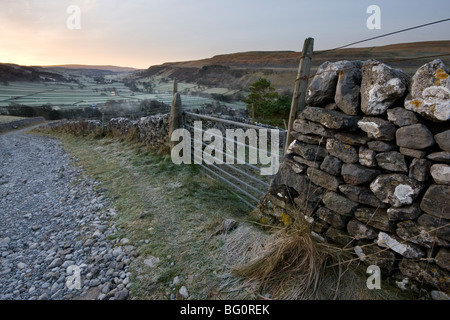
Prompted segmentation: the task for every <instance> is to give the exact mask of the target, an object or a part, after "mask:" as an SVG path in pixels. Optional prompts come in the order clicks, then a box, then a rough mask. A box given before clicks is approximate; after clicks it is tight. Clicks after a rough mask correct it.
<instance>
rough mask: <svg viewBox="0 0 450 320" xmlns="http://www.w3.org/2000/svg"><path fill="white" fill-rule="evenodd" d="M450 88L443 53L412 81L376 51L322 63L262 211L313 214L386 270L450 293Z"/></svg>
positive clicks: (317, 226)
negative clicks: (376, 57)
mask: <svg viewBox="0 0 450 320" xmlns="http://www.w3.org/2000/svg"><path fill="white" fill-rule="evenodd" d="M449 89H450V80H448V70H447V68H446V67H445V65H444V64H443V62H442V61H440V60H435V61H432V62H430V63H428V64H426V65H424V66H422V67H421V68H420V69H419V70H418V71H417V73H416V74H415V75H414V76H413V77H412V79H411V80H410V79H409V77H408V76H407V75H406V74H405V73H404V72H402V71H401V70H398V69H393V68H391V67H389V66H387V65H385V64H382V63H379V62H378V61H375V60H370V61H365V62H362V61H339V62H334V63H330V62H326V63H324V64H323V65H321V66H320V67H319V69H318V71H317V74H316V75H315V77H314V78H313V79H312V81H311V83H310V86H309V88H308V91H307V105H308V106H307V107H306V108H305V109H304V111H303V112H301V114H300V115H299V117H298V119H296V120H295V122H294V127H293V132H292V135H293V137H294V138H295V140H294V142H293V143H292V144H291V145H290V146H289V148H288V152H287V154H286V156H285V158H284V161H283V163H282V165H281V166H280V170H279V172H278V174H277V175H276V176H275V178H274V179H273V181H272V184H271V186H270V189H269V192H268V195H267V196H266V197H265V199H264V200H263V201H262V202H261V204H262V205H261V206H260V207H261V208H263V210H262V211H263V213H265V214H266V215H267V216H268V217H272V218H273V217H274V216H276V217H278V218H281V219H280V220H282V221H284V222H286V221H291V220H295V219H298V218H299V216H305V217H307V220H308V221H310V222H311V227H312V230H313V232H315V233H316V234H318V235H321V236H322V237H323V238H326V239H328V240H329V241H331V242H334V243H336V244H338V245H340V246H347V247H354V251H355V253H356V254H357V255H358V257H359V258H360V260H362V261H364V262H365V263H367V264H369V265H370V264H375V265H378V266H379V267H380V268H381V270H382V274H384V275H392V274H394V273H398V272H397V271H398V270H399V271H400V272H401V274H402V275H403V277H404V276H406V277H408V278H409V279H411V280H415V281H419V282H420V283H425V284H427V285H430V286H431V287H433V288H436V289H438V290H441V291H444V292H449V291H450V272H449V271H450V262H449V258H450V254H449V253H450V251H449V247H450V224H449V223H450V165H449V163H450V130H449V122H448V120H449V119H450V90H449ZM264 209H266V210H264ZM267 209H269V210H267ZM284 215H288V216H289V219H286V218H285V216H284Z"/></svg>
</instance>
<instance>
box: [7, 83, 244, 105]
mask: <svg viewBox="0 0 450 320" xmlns="http://www.w3.org/2000/svg"><path fill="white" fill-rule="evenodd" d="M172 86H173V84H172V83H161V84H160V85H158V86H157V87H155V88H154V90H153V91H154V93H144V92H133V91H131V90H130V89H129V88H128V87H126V86H125V85H124V84H123V83H120V82H113V83H107V84H97V83H95V82H85V83H84V84H83V85H82V86H79V85H78V84H75V83H62V82H60V83H58V82H54V83H53V82H52V83H35V82H11V83H9V84H8V85H0V107H8V106H10V105H12V104H19V105H26V106H42V105H46V104H51V105H52V106H54V107H60V108H73V107H89V106H97V105H101V104H104V103H106V102H107V101H130V102H139V101H141V100H145V99H150V100H157V101H160V102H163V103H166V104H169V105H170V104H171V102H172V93H171V91H170V90H171V87H172ZM191 87H192V85H189V84H180V85H179V88H182V89H183V90H184V89H186V88H187V89H190V88H191ZM188 91H189V90H188ZM188 91H187V92H188ZM181 98H182V102H183V105H184V106H185V107H186V108H197V107H200V106H202V105H203V104H205V103H211V102H212V101H213V100H212V99H211V98H206V97H199V96H195V95H190V94H183V93H181ZM225 104H226V105H227V106H229V107H232V108H243V107H245V105H244V104H243V103H241V102H236V103H232V104H230V103H225Z"/></svg>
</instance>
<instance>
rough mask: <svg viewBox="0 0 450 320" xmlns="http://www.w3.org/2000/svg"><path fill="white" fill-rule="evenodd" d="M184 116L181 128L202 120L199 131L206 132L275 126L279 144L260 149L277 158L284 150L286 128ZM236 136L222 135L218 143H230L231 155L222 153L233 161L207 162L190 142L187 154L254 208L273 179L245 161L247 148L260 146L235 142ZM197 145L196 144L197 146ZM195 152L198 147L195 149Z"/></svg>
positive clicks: (192, 128) (258, 167)
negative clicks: (241, 150)
mask: <svg viewBox="0 0 450 320" xmlns="http://www.w3.org/2000/svg"><path fill="white" fill-rule="evenodd" d="M183 115H184V128H185V129H186V130H188V131H189V132H190V133H191V136H192V133H193V132H194V130H198V128H195V127H194V126H193V125H192V122H193V121H198V120H205V122H202V129H201V130H199V131H200V132H201V134H202V137H203V134H204V133H205V132H206V131H207V129H212V128H214V129H219V130H220V129H222V131H223V130H224V128H225V129H231V128H235V129H238V128H245V129H254V130H260V129H277V130H279V134H280V142H281V143H280V144H281V145H280V146H277V150H262V151H264V152H266V156H268V157H270V156H272V157H273V156H278V157H279V159H281V157H282V155H283V151H284V142H285V141H286V138H285V135H286V133H287V131H286V130H280V129H278V128H273V127H270V126H264V125H255V124H249V123H243V122H237V121H233V120H228V119H223V118H218V117H212V116H209V115H204V114H197V113H192V112H187V111H184V112H183ZM237 140H238V139H233V140H231V139H229V138H227V137H226V135H224V136H223V141H222V144H223V145H225V142H228V143H230V142H231V143H233V146H234V147H233V150H234V154H230V152H229V151H228V150H226V151H224V152H223V153H222V156H223V157H225V156H226V157H228V158H227V159H228V160H229V159H231V158H232V159H233V160H234V161H233V163H229V161H223V163H220V164H218V163H211V164H207V163H205V162H204V161H203V158H201V159H200V158H199V156H198V154H196V153H195V152H194V144H191V147H192V150H191V154H192V156H193V157H194V159H196V160H197V163H198V164H199V167H200V171H201V172H202V173H203V174H205V175H206V176H207V177H208V178H210V179H213V180H216V181H218V182H221V183H224V185H225V186H226V187H227V188H228V190H229V191H231V192H232V193H233V194H234V195H235V196H236V197H237V198H238V199H240V200H241V201H242V202H243V203H245V204H246V205H247V206H248V207H250V208H255V207H256V205H257V204H258V202H259V201H260V198H261V197H262V196H264V194H265V193H266V192H267V190H268V188H269V185H270V182H271V180H272V178H273V176H270V175H269V176H266V175H261V172H260V170H261V165H259V164H252V163H249V161H247V156H248V153H249V152H250V150H252V151H254V152H257V153H258V154H259V152H260V151H261V148H259V146H258V147H255V146H254V145H250V144H249V143H247V140H249V139H244V143H242V141H237ZM199 145H200V144H198V143H197V148H198V147H199ZM201 146H202V148H201V151H202V154H203V150H204V148H205V147H207V146H208V144H207V143H205V142H203V141H202V143H201ZM238 146H240V147H241V148H242V147H243V148H244V150H245V154H246V159H245V161H242V159H240V160H241V161H240V162H243V163H239V164H238V163H237V157H236V153H237V147H238ZM197 151H199V150H197Z"/></svg>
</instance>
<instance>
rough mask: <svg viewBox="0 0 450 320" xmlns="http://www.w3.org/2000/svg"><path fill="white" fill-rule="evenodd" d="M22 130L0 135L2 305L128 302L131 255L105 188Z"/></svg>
mask: <svg viewBox="0 0 450 320" xmlns="http://www.w3.org/2000/svg"><path fill="white" fill-rule="evenodd" d="M26 130H29V128H28V129H24V130H18V131H13V132H9V133H6V134H3V135H0V222H1V223H0V300H44V299H55V300H71V299H101V300H107V299H122V300H123V299H128V298H129V289H130V287H131V284H130V275H131V274H130V272H129V264H130V262H131V259H132V258H133V257H134V256H135V252H136V250H135V247H133V246H131V245H128V244H127V239H122V240H121V241H120V242H119V239H117V238H116V237H114V234H115V233H116V232H117V229H116V227H115V225H114V223H113V219H112V218H113V217H114V216H115V215H116V211H115V209H114V208H113V207H112V206H111V202H110V199H108V198H106V197H105V195H104V191H105V190H102V189H101V187H100V185H99V183H98V182H96V181H95V180H93V179H91V178H88V177H86V176H84V175H83V172H82V169H81V168H80V167H79V166H77V165H74V162H75V161H76V160H77V159H75V158H73V157H71V156H70V155H69V154H67V153H66V152H65V151H64V150H63V149H62V148H61V145H60V142H59V141H58V140H57V139H53V138H49V137H44V136H38V135H32V134H26ZM111 239H113V240H111Z"/></svg>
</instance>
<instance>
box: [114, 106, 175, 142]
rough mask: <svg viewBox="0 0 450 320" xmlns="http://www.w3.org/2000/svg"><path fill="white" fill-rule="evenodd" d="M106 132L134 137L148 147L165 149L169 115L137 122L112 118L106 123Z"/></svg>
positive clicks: (155, 116)
mask: <svg viewBox="0 0 450 320" xmlns="http://www.w3.org/2000/svg"><path fill="white" fill-rule="evenodd" d="M108 131H109V132H110V133H111V134H113V135H114V134H116V135H121V136H126V135H130V134H132V135H136V138H137V139H138V140H139V141H141V142H143V143H145V144H146V145H148V146H150V147H155V148H160V147H167V146H168V145H169V138H168V135H169V114H167V113H166V114H156V115H152V116H148V117H142V118H140V119H139V120H130V119H128V118H122V117H121V118H112V119H111V120H110V121H109V122H108Z"/></svg>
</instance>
